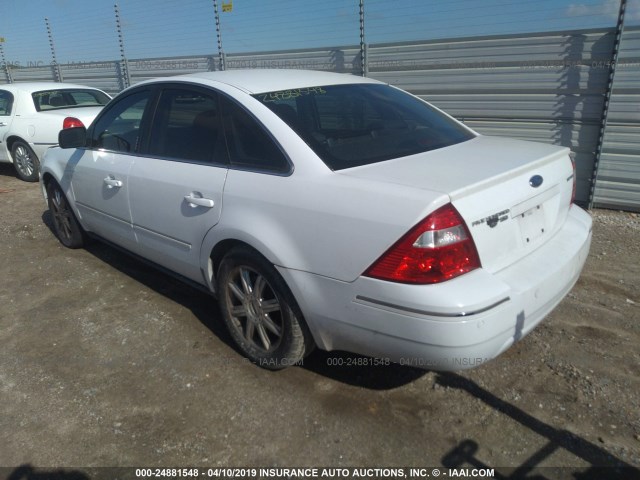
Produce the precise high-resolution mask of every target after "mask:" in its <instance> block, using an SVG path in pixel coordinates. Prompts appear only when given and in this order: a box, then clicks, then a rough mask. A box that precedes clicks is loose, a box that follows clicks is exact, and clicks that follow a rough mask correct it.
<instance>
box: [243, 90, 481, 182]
mask: <svg viewBox="0 0 640 480" xmlns="http://www.w3.org/2000/svg"><path fill="white" fill-rule="evenodd" d="M254 97H255V98H257V99H258V100H260V101H261V102H262V103H263V104H264V105H266V106H267V107H269V108H270V109H271V110H272V111H273V112H275V113H276V114H277V115H278V116H279V117H280V118H281V119H282V120H284V121H285V122H286V123H287V124H288V125H289V126H290V127H291V128H292V129H293V130H294V131H295V132H296V133H297V134H298V135H299V136H300V137H301V138H302V139H303V140H304V141H305V142H306V143H307V144H308V145H309V146H310V147H311V148H312V149H313V150H314V152H315V153H316V154H317V155H318V156H319V157H320V158H321V159H322V160H323V161H324V162H325V163H326V164H327V166H329V168H331V169H333V170H342V169H345V168H350V167H356V166H360V165H368V164H371V163H376V162H382V161H385V160H390V159H392V158H398V157H404V156H407V155H414V154H416V153H422V152H426V151H429V150H435V149H438V148H442V147H447V146H449V145H454V144H456V143H460V142H464V141H466V140H469V139H471V138H473V137H474V135H473V133H471V132H470V131H469V130H467V129H466V128H464V127H463V126H462V125H460V124H459V123H458V122H456V121H455V120H452V119H451V118H450V117H448V116H447V115H445V114H443V113H442V112H440V111H438V110H437V109H435V108H433V107H431V106H430V105H428V104H427V103H425V102H423V101H421V100H420V99H418V98H416V97H414V96H412V95H409V94H408V93H406V92H403V91H401V90H398V89H397V88H393V87H390V86H388V85H372V84H365V85H363V84H360V85H332V86H323V87H313V88H299V89H292V90H284V91H275V92H267V93H262V94H258V95H254Z"/></svg>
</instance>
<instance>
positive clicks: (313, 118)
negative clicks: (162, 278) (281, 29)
mask: <svg viewBox="0 0 640 480" xmlns="http://www.w3.org/2000/svg"><path fill="white" fill-rule="evenodd" d="M575 180H576V179H575V167H574V165H573V161H572V159H571V156H570V152H569V149H568V148H563V147H557V146H551V145H544V144H542V143H532V142H525V141H519V140H510V139H506V138H498V137H485V136H482V135H479V134H477V133H476V132H474V131H473V130H471V129H469V128H468V127H466V126H465V125H464V124H462V123H460V122H458V121H456V120H454V119H453V118H451V117H450V116H448V115H446V114H445V113H443V112H442V111H440V110H438V109H437V108H435V107H433V106H431V105H429V104H428V103H426V102H424V101H423V100H421V99H419V98H417V97H415V96H413V95H410V94H408V93H406V92H403V91H402V90H400V89H397V88H394V87H392V86H389V85H386V84H383V83H381V82H378V81H376V80H372V79H368V78H362V77H356V76H352V75H340V74H333V73H325V72H311V71H298V70H295V71H287V70H250V71H242V70H231V71H224V72H208V73H198V74H191V75H185V76H179V77H172V78H162V79H155V80H150V81H146V82H142V83H140V84H137V85H135V86H133V87H130V88H129V89H127V90H125V91H123V92H122V93H120V94H119V95H118V96H117V97H116V98H115V99H114V100H112V101H111V103H109V105H108V106H107V107H105V109H104V110H103V111H102V112H101V113H100V114H99V115H98V117H97V118H96V119H95V121H94V122H93V124H92V125H91V126H90V127H89V128H88V129H85V128H83V127H79V128H71V129H68V130H63V131H61V132H60V147H59V148H52V149H49V150H48V151H47V154H46V156H45V160H44V163H43V168H42V180H41V182H42V188H43V192H44V194H45V197H46V198H47V200H48V205H49V209H50V211H51V213H52V217H53V223H54V227H55V231H56V233H57V235H58V238H59V239H60V241H61V242H62V244H64V245H65V246H67V247H69V248H78V247H81V246H82V245H83V242H84V240H85V238H86V235H87V234H91V235H93V236H97V237H100V238H102V239H104V240H106V241H108V242H109V243H111V244H113V245H116V246H118V247H120V248H121V249H124V250H126V251H128V252H131V253H133V254H134V255H136V256H138V257H141V258H143V259H145V260H146V261H148V262H151V263H153V264H156V265H158V266H160V267H162V268H163V269H164V270H167V271H170V272H172V273H174V274H175V275H177V276H179V277H180V278H183V279H186V280H187V281H189V282H190V283H193V284H196V285H198V286H200V287H202V288H204V289H206V290H208V291H209V292H211V293H212V294H214V295H216V296H217V298H218V302H219V306H220V310H221V312H222V316H223V320H224V322H225V323H226V325H227V327H228V329H229V331H230V333H231V336H232V337H233V339H234V340H235V341H236V343H237V345H238V347H239V348H240V350H242V352H243V353H244V354H245V355H247V356H248V357H249V358H250V359H251V360H253V361H254V362H256V363H258V364H259V365H262V366H264V367H266V368H273V369H276V368H282V367H285V366H287V365H291V364H294V363H296V362H298V361H300V360H301V359H302V358H303V357H304V355H305V354H306V353H308V352H309V351H310V350H311V349H312V348H313V347H314V346H317V347H319V348H321V349H324V350H346V351H350V352H356V353H360V354H365V355H368V356H370V357H376V358H375V359H374V358H371V361H372V363H371V365H373V364H375V363H373V361H374V360H375V361H376V362H389V361H394V362H399V363H401V364H405V365H412V366H417V367H423V368H427V369H436V370H458V369H464V368H471V367H474V366H478V365H480V364H481V363H483V362H485V361H486V360H488V359H491V358H493V357H495V356H497V355H499V354H500V353H501V352H503V351H504V350H506V349H507V348H509V346H510V345H512V344H513V343H514V342H516V341H518V340H520V339H521V338H522V337H523V336H524V335H526V334H527V333H528V332H530V331H531V330H532V329H533V328H534V327H535V326H536V325H537V324H538V323H539V322H540V321H542V319H543V318H544V317H545V316H546V315H547V314H548V313H549V312H550V311H551V310H552V309H553V308H554V307H555V306H556V305H557V304H558V303H559V302H560V301H561V300H562V298H563V297H564V296H565V295H566V294H567V293H568V292H569V290H570V289H571V287H572V286H573V285H574V283H575V282H576V281H577V279H578V276H579V275H580V272H581V270H582V267H583V265H584V262H585V260H586V258H587V254H588V251H589V245H590V241H591V217H590V216H589V215H588V214H587V213H586V212H584V211H583V210H582V209H580V208H579V207H577V206H576V205H574V202H573V197H574V194H575Z"/></svg>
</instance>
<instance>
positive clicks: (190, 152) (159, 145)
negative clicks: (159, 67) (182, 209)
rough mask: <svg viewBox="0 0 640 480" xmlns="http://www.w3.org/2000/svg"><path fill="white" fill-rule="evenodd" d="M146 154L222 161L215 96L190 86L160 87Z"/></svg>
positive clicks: (222, 138)
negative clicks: (160, 91) (160, 92)
mask: <svg viewBox="0 0 640 480" xmlns="http://www.w3.org/2000/svg"><path fill="white" fill-rule="evenodd" d="M148 153H149V154H150V155H151V156H154V157H162V158H170V159H176V160H187V161H195V162H206V163H223V164H226V163H227V152H226V148H225V143H224V133H223V130H222V121H221V118H220V111H219V105H218V95H217V94H216V93H214V92H206V93H205V92H203V91H201V90H196V89H191V88H178V87H176V88H167V89H165V90H163V91H162V94H161V95H160V100H159V102H158V107H157V108H156V114H155V117H154V121H153V127H152V129H151V132H150V136H149V147H148Z"/></svg>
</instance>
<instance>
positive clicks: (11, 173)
mask: <svg viewBox="0 0 640 480" xmlns="http://www.w3.org/2000/svg"><path fill="white" fill-rule="evenodd" d="M0 175H2V176H4V177H14V178H17V175H16V169H15V168H13V164H12V163H5V162H2V163H0Z"/></svg>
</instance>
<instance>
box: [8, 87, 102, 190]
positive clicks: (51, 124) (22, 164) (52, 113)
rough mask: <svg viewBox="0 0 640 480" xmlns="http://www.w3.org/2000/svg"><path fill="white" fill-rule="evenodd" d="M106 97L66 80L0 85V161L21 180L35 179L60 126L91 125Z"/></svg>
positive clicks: (55, 141) (34, 180)
mask: <svg viewBox="0 0 640 480" xmlns="http://www.w3.org/2000/svg"><path fill="white" fill-rule="evenodd" d="M110 99H111V97H109V95H107V94H106V93H104V92H103V91H102V90H98V89H95V88H91V87H85V86H82V85H73V84H70V83H54V82H25V83H12V84H8V85H0V162H11V163H13V165H14V167H15V169H16V172H17V174H18V176H19V177H20V178H21V179H22V180H25V181H27V182H36V181H37V180H38V177H39V173H40V172H39V168H40V159H41V158H42V157H43V155H44V152H45V151H46V150H47V149H48V148H49V147H51V146H53V145H56V144H57V143H58V132H59V131H60V129H61V128H69V127H73V126H80V125H89V124H91V122H92V121H93V119H94V118H95V117H96V115H97V114H98V112H99V111H100V110H101V109H102V107H103V106H104V105H106V104H107V102H108V101H109V100H110ZM65 119H67V120H65Z"/></svg>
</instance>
